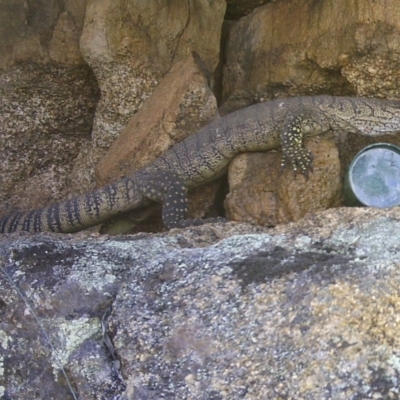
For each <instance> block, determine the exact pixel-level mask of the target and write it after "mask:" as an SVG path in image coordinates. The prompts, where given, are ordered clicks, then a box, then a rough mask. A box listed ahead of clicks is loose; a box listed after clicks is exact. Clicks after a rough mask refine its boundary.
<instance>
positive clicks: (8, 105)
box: [0, 63, 98, 214]
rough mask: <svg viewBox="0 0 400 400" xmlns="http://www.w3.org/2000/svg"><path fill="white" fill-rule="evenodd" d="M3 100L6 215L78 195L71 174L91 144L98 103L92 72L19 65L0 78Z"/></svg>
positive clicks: (0, 186) (1, 194)
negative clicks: (80, 156)
mask: <svg viewBox="0 0 400 400" xmlns="http://www.w3.org/2000/svg"><path fill="white" fill-rule="evenodd" d="M0 97H1V118H0V147H1V149H2V157H1V160H0V166H1V174H0V204H1V214H5V213H7V212H11V211H16V210H17V209H25V210H26V209H30V208H37V207H41V206H44V205H45V204H48V203H51V202H54V201H57V200H60V199H62V198H66V197H68V196H70V195H71V194H72V193H75V194H76V193H77V189H76V187H75V186H74V185H73V180H72V178H71V170H72V169H73V166H74V161H75V159H76V157H77V156H78V154H79V151H80V148H81V147H84V146H88V145H89V143H90V132H91V129H92V124H93V117H94V111H95V107H96V102H97V99H98V92H97V86H96V82H95V80H94V76H93V74H92V73H91V71H90V70H89V69H88V68H87V67H86V66H82V65H74V66H71V65H68V66H62V65H58V66H54V65H52V64H49V65H39V64H32V63H23V64H20V65H15V66H13V67H10V68H9V69H7V70H5V71H3V72H2V73H1V74H0ZM80 190H82V188H80Z"/></svg>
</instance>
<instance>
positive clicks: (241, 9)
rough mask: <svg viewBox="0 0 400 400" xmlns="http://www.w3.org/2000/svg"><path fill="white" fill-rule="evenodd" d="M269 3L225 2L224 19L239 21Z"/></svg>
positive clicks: (230, 0)
mask: <svg viewBox="0 0 400 400" xmlns="http://www.w3.org/2000/svg"><path fill="white" fill-rule="evenodd" d="M270 1H271V0H250V1H249V0H247V1H243V0H227V7H226V18H227V19H239V18H241V17H244V16H245V15H247V14H250V13H251V12H252V11H253V10H254V9H255V8H257V7H260V6H262V5H263V4H266V3H269V2H270ZM275 1H276V0H275Z"/></svg>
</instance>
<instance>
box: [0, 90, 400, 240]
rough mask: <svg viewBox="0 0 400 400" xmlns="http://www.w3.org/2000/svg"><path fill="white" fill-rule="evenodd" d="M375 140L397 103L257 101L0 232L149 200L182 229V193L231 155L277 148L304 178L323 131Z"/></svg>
mask: <svg viewBox="0 0 400 400" xmlns="http://www.w3.org/2000/svg"><path fill="white" fill-rule="evenodd" d="M343 130H345V131H347V132H358V133H360V134H362V135H368V136H378V135H383V134H390V133H398V132H400V101H395V100H379V99H367V98H357V97H355V98H352V97H336V96H305V97H291V98H286V99H276V100H271V101H267V102H265V103H258V104H255V105H252V106H249V107H246V108H243V109H240V110H238V111H235V112H233V113H231V114H228V115H227V116H225V117H223V118H220V119H218V120H216V121H214V122H212V123H211V124H209V125H206V126H205V127H203V128H201V129H200V130H199V131H198V132H197V133H195V134H194V135H192V136H189V137H187V138H186V139H184V140H183V141H181V142H180V143H177V144H175V145H174V146H172V147H171V148H170V149H169V150H167V151H166V152H165V153H163V154H162V155H161V156H160V157H158V158H157V159H156V160H154V161H153V162H152V163H150V164H149V165H148V166H146V167H144V168H143V169H141V170H139V171H137V172H135V173H134V174H132V175H131V176H128V177H125V178H123V179H121V180H118V181H116V182H114V183H111V184H109V185H107V186H104V187H102V188H98V189H95V190H93V191H91V192H88V193H86V194H83V195H82V196H78V197H74V198H71V199H69V200H66V201H65V202H61V203H56V204H53V205H50V206H48V207H44V208H40V209H37V210H33V211H27V212H16V213H12V214H9V215H6V216H4V217H2V218H1V219H0V232H1V233H5V232H15V231H21V230H23V231H30V232H42V231H51V232H62V233H69V232H77V231H80V230H83V229H85V228H88V227H91V226H94V225H97V224H100V223H102V222H104V221H106V220H108V219H110V218H111V217H114V216H116V215H119V214H122V213H125V212H127V211H130V210H134V209H137V208H140V207H143V206H146V205H147V204H149V203H151V202H159V203H162V204H163V206H162V219H163V223H164V225H165V226H166V227H167V228H168V229H170V228H173V227H177V226H184V225H186V223H185V217H186V213H187V191H188V189H191V188H193V187H197V186H200V185H203V184H205V183H208V182H210V181H212V180H214V179H217V178H218V177H220V176H221V175H223V174H224V173H225V172H226V170H227V166H228V164H229V162H230V160H232V158H233V157H235V156H236V155H237V154H239V153H243V152H254V151H268V150H271V149H275V148H278V147H279V146H281V148H282V154H283V156H282V167H284V166H285V165H286V164H290V165H291V167H292V168H293V169H294V171H299V172H301V173H302V174H304V175H306V176H307V175H308V173H309V172H310V171H311V170H312V154H311V153H310V152H309V151H308V150H306V149H305V148H303V145H302V142H303V138H304V137H307V136H313V135H320V134H322V133H325V132H327V131H343Z"/></svg>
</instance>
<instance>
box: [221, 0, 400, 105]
mask: <svg viewBox="0 0 400 400" xmlns="http://www.w3.org/2000/svg"><path fill="white" fill-rule="evenodd" d="M399 13H400V11H399V8H398V4H397V2H396V1H388V2H384V3H383V2H378V3H376V2H375V1H373V0H367V1H363V2H358V1H356V2H354V1H348V0H340V1H335V2H316V1H310V0H300V1H295V0H289V1H276V2H270V3H268V4H266V5H264V6H262V7H259V8H257V9H256V10H255V11H254V12H253V13H251V14H250V15H248V16H246V17H244V18H242V19H240V20H239V21H238V22H237V23H236V24H235V25H233V26H232V28H231V30H230V32H229V39H228V40H227V44H226V53H225V55H226V63H225V65H224V71H223V84H222V87H223V99H224V101H225V104H224V107H225V109H227V110H230V109H236V108H240V107H243V106H244V105H248V104H250V103H253V102H259V101H262V100H263V99H268V98H275V97H282V96H289V95H290V96H293V95H298V94H307V93H314V94H315V93H318V94H321V93H331V94H352V95H361V96H372V97H374V96H375V97H377V96H378V95H379V97H381V96H384V97H396V98H399V97H400V93H399V86H398V84H397V80H398V76H399V63H398V54H399V51H400V42H399V40H398V34H399V30H400V22H399V21H400V19H399ZM343 16H345V18H343ZM338 21H341V22H340V23H338Z"/></svg>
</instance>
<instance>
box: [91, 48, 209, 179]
mask: <svg viewBox="0 0 400 400" xmlns="http://www.w3.org/2000/svg"><path fill="white" fill-rule="evenodd" d="M216 117H217V102H216V100H215V96H214V94H213V93H212V91H211V90H210V88H209V87H208V82H207V78H206V77H205V75H204V73H203V71H202V70H201V68H200V67H199V65H198V64H197V63H196V61H195V59H194V57H193V56H190V57H188V58H187V59H186V60H184V61H181V62H179V63H177V64H176V65H175V66H174V67H173V68H172V69H171V71H170V72H169V73H168V75H166V77H165V78H164V79H163V80H162V81H161V83H160V84H159V85H158V86H157V88H156V89H155V90H154V93H153V95H152V96H151V97H150V99H149V100H148V101H147V102H146V103H145V104H144V105H143V107H142V108H141V109H140V110H139V111H138V113H137V114H136V115H135V116H134V117H133V118H132V119H131V120H130V121H129V123H128V124H127V125H126V127H125V128H124V130H123V131H122V132H121V134H120V135H119V136H118V138H117V139H116V140H115V142H114V143H113V144H112V146H111V147H110V149H109V150H108V152H107V153H106V154H105V155H104V157H102V159H101V160H100V161H99V163H98V164H97V166H96V179H97V182H98V183H99V184H100V185H105V184H107V183H109V182H112V181H114V180H115V179H118V178H121V177H123V176H126V175H129V174H132V173H133V172H135V171H136V170H138V169H139V168H142V167H144V166H145V165H147V164H149V163H150V162H151V161H153V160H154V159H155V158H157V157H158V156H159V155H160V154H162V153H163V152H165V151H166V150H167V149H168V148H169V147H171V146H172V145H173V144H174V143H176V142H180V141H181V140H182V139H184V138H185V137H187V136H188V135H190V134H191V133H194V132H196V131H197V130H198V129H199V128H200V127H201V126H202V125H206V124H207V123H209V122H211V121H212V120H213V119H214V118H216Z"/></svg>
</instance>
